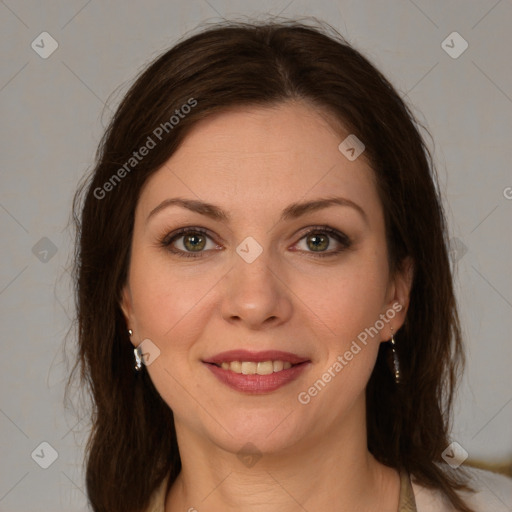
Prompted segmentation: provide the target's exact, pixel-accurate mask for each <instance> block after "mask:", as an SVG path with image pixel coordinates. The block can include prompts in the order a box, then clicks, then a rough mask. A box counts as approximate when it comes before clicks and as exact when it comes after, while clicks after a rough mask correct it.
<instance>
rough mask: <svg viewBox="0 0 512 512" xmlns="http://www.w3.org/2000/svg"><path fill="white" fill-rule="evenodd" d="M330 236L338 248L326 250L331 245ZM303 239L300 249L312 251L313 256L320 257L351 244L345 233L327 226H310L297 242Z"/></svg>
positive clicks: (342, 249) (336, 251)
mask: <svg viewBox="0 0 512 512" xmlns="http://www.w3.org/2000/svg"><path fill="white" fill-rule="evenodd" d="M330 238H334V240H335V241H336V244H337V245H338V248H337V249H334V250H330V251H327V249H328V248H329V247H330V246H331V242H330V240H329V239H330ZM303 240H304V241H305V242H304V244H303V246H302V248H301V250H304V251H305V252H310V253H313V255H314V256H315V257H320V258H324V257H327V256H334V255H336V254H339V253H340V252H342V251H344V250H345V249H348V248H349V247H350V246H351V241H350V238H349V237H348V236H347V235H345V234H344V233H341V232H340V231H338V230H337V229H333V228H331V227H329V226H315V227H313V228H311V229H310V230H309V231H307V232H306V234H305V235H304V236H303V237H302V238H301V239H300V241H299V243H300V242H302V241H303ZM336 244H334V245H336Z"/></svg>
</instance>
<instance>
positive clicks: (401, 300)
mask: <svg viewBox="0 0 512 512" xmlns="http://www.w3.org/2000/svg"><path fill="white" fill-rule="evenodd" d="M413 281H414V261H413V259H412V258H411V257H410V256H407V257H406V258H405V259H404V260H403V261H402V265H401V267H400V269H399V270H398V271H397V272H396V274H395V276H394V277H393V278H392V280H391V283H390V286H389V292H388V297H387V304H386V309H385V311H383V313H384V314H385V315H386V316H387V318H388V321H387V323H386V326H385V327H384V330H383V338H384V339H383V341H388V340H389V339H391V332H393V333H394V334H396V333H397V331H398V330H399V329H400V328H401V327H402V325H403V324H404V322H405V318H406V316H407V310H408V309H409V302H410V296H411V288H412V283H413ZM386 313H387V314H386ZM391 328H392V329H393V331H391Z"/></svg>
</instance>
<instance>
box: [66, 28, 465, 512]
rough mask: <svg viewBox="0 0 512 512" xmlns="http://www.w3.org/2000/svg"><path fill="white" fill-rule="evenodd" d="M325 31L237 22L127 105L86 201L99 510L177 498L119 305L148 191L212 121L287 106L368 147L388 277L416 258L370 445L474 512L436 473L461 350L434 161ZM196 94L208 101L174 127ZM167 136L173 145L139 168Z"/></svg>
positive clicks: (358, 60)
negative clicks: (293, 103)
mask: <svg viewBox="0 0 512 512" xmlns="http://www.w3.org/2000/svg"><path fill="white" fill-rule="evenodd" d="M310 20H311V19H310ZM313 20H314V22H313V23H311V21H309V22H308V23H303V22H302V21H297V20H293V21H292V20H285V21H276V20H275V19H274V20H273V21H266V22H257V23H256V22H250V23H249V22H240V21H237V22H233V21H227V22H223V23H220V24H215V25H214V26H208V27H206V28H203V29H202V30H200V31H199V32H198V33H196V34H194V35H192V36H189V37H187V38H184V39H182V40H180V41H179V42H178V43H177V44H175V45H174V46H173V47H172V48H171V49H169V50H167V51H165V53H163V54H161V55H159V56H158V57H157V58H156V59H155V60H154V61H153V62H152V63H151V64H150V65H149V66H148V67H147V68H146V69H145V70H143V72H142V73H141V74H140V75H139V76H138V78H137V79H136V81H135V82H134V83H133V85H131V87H130V88H129V90H128V92H127V93H126V94H125V96H124V98H123V99H122V101H121V102H120V104H119V106H118V108H117V109H116V112H115V114H114V115H113V118H112V120H111V122H110V124H109V126H108V128H107V129H106V131H105V134H104V136H103V138H102V140H101V143H100V145H99V148H98V151H97V154H96V163H95V166H94V169H93V170H92V172H91V173H90V174H89V175H88V176H86V177H84V179H83V181H82V183H81V184H80V186H79V188H78V190H77V192H76V194H75V197H74V201H73V220H74V222H75V226H76V245H75V254H74V268H73V278H74V286H75V291H76V294H75V304H76V314H77V316H76V335H77V343H78V355H77V357H76V360H75V364H74V366H73V369H72V371H71V374H70V376H69V380H68V383H67V386H66V393H67V392H68V388H69V386H70V384H71V382H72V380H73V378H74V375H75V374H76V372H77V370H78V369H79V370H80V373H79V385H80V387H81V389H84V390H86V391H87V393H88V395H87V396H88V397H90V399H91V403H92V411H91V421H92V428H91V431H90V435H89V438H88V441H87V446H86V487H87V494H88V498H89V500H90V503H91V505H92V508H93V510H94V511H95V512H107V511H108V512H137V511H139V512H140V511H141V510H144V509H145V507H147V506H148V504H149V499H150V496H151V494H152V493H153V492H154V491H155V490H156V488H157V487H158V486H159V485H160V484H161V483H162V481H163V479H164V478H165V477H166V475H167V474H169V473H170V478H169V487H168V489H169V488H170V486H171V485H172V483H173V482H174V480H175V479H176V477H177V475H178V474H179V472H180V469H181V461H180V457H179V452H178V445H177V441H176V433H175V429H174V420H173V413H172V410H171V409H170V408H169V406H168V405H167V404H166V403H165V402H164V401H163V399H162V398H161V396H160V395H159V393H158V391H157V390H156V389H155V387H154V386H153V383H152V381H151V379H150V377H149V375H148V373H147V372H141V373H140V374H139V373H136V372H135V371H134V368H133V363H134V360H133V350H132V348H133V347H132V345H131V343H130V340H129V336H128V334H127V326H126V322H125V319H124V316H123V314H122V311H121V309H120V299H121V289H122V287H123V285H124V284H125V281H126V279H127V270H128V266H129V260H130V245H131V239H132V232H133V225H134V213H135V207H136V204H137V200H138V197H139V195H140V192H141V189H142V187H143V186H144V184H145V182H146V180H147V179H148V177H149V176H151V174H152V173H154V172H155V171H156V170H158V169H159V168H160V167H161V166H162V165H163V164H164V163H165V162H166V161H167V160H168V159H169V158H170V157H171V155H173V153H174V152H175V151H176V150H177V148H178V147H179V145H180V143H181V142H182V141H183V140H184V138H185V137H186V136H187V134H188V133H189V132H190V131H191V130H192V129H193V128H194V126H195V125H196V123H197V122H199V121H200V120H202V119H205V118H207V117H208V116H211V115H212V114H214V113H218V112H222V111H227V110H228V109H230V108H237V107H244V106H262V107H264V106H276V105H279V104H281V103H283V102H286V101H289V100H298V101H303V102H308V103H309V104H310V105H313V106H314V107H315V108H317V109H318V110H319V111H322V112H323V113H324V114H325V113H327V114H328V115H329V116H330V117H331V118H332V119H333V120H335V121H337V122H339V123H340V125H341V126H343V127H345V128H346V129H347V130H349V131H350V133H353V134H355V135H356V136H357V137H358V138H359V139H360V140H362V141H364V144H365V146H366V149H365V155H366V157H367V158H368V159H369V162H370V163H371V167H372V169H373V171H374V174H375V178H376V180H375V182H376V186H377V189H378V194H379V197H380V200H381V202H382V206H383V209H384V215H385V228H386V240H387V251H388V259H389V266H390V270H391V272H392V273H393V272H397V271H399V270H400V269H401V268H402V264H403V262H404V260H405V258H406V257H407V256H410V257H411V258H412V260H413V262H414V278H413V283H412V288H411V295H410V304H409V310H408V312H407V317H406V321H405V323H404V325H403V327H402V329H400V330H399V332H398V333H397V334H396V336H395V340H396V343H397V350H398V355H399V359H400V365H401V377H402V382H401V384H400V385H398V386H397V385H395V383H394V381H393V378H392V375H391V372H390V370H389V367H388V363H387V354H386V350H387V346H386V345H387V344H386V343H381V344H380V348H379V354H378V358H377V362H376V365H375V368H374V370H373V373H372V375H371V378H370V380H369V383H368V385H367V389H366V397H367V400H366V402H367V432H368V449H369V450H370V452H371V453H372V454H373V455H374V457H375V458H376V459H377V460H378V461H380V462H381V463H383V464H386V465H388V466H391V467H394V468H397V469H398V468H404V469H406V470H407V471H408V472H409V473H410V474H411V475H412V476H413V477H414V478H415V479H416V480H417V481H418V482H419V483H421V484H423V485H425V486H427V487H431V488H436V489H440V490H441V491H442V492H443V493H444V494H445V495H446V496H447V498H448V499H449V500H450V501H451V503H452V504H453V505H454V506H455V507H456V508H458V509H459V510H461V511H464V512H472V511H471V509H470V508H469V507H468V505H467V504H465V503H464V502H463V501H462V498H461V497H460V495H459V494H458V493H457V492H456V491H457V490H460V489H464V490H471V488H470V487H469V486H468V482H467V475H466V474H465V473H464V471H463V470H462V469H459V470H458V471H457V472H454V471H450V472H448V471H445V470H444V469H442V464H439V463H440V462H442V459H441V453H442V452H443V450H444V449H445V448H446V447H447V446H448V444H449V442H450V441H449V439H448V434H449V430H450V428H451V427H450V422H451V409H452V402H453V398H454V393H455V389H456V385H457V379H458V376H459V374H460V372H461V370H462V368H463V364H464V354H463V349H462V335H461V327H460V324H459V318H458V313H457V305H456V298H455V294H454V287H453V276H452V269H451V267H450V261H449V257H448V236H447V225H446V220H445V216H444V213H443V206H442V200H441V197H440V195H439V192H438V188H437V187H438V185H437V174H436V170H435V167H434V165H433V161H432V157H431V154H430V153H429V150H428V148H427V146H426V143H425V142H424V140H423V138H422V136H421V134H420V130H419V128H420V127H421V126H420V124H419V123H418V122H417V120H416V119H415V117H414V116H413V114H412V111H411V109H410V107H408V106H407V105H406V103H405V102H404V100H403V99H402V98H401V97H400V95H399V94H398V92H397V91H396V90H395V89H394V87H393V86H392V85H391V83H390V82H389V81H388V80H387V79H386V78H385V77H384V76H383V75H382V74H381V72H379V71H378V70H377V69H376V67H375V66H374V65H373V64H372V63H371V62H370V61H369V60H368V59H367V58H366V57H364V56H363V55H362V54H361V53H360V52H358V51H357V50H356V49H354V48H353V47H352V46H351V45H350V44H349V43H348V42H347V41H346V40H345V39H344V38H343V37H342V36H341V35H340V34H339V33H338V32H337V31H336V30H335V29H334V28H332V27H331V26H330V25H328V24H327V23H322V22H319V21H318V20H316V19H314V18H313ZM191 98H193V99H194V100H195V101H196V102H197V104H196V105H195V106H194V107H193V108H191V109H189V110H190V111H189V113H188V114H187V115H186V116H180V119H179V122H178V123H176V124H172V123H170V122H169V120H170V119H171V117H172V116H173V115H174V116H176V115H177V113H178V112H177V110H180V108H181V107H182V105H185V104H187V102H189V101H190V100H191ZM189 105H190V103H189ZM165 123H167V125H166V124H165ZM171 125H172V128H170V126H171ZM162 126H166V127H167V130H164V129H161V132H162V133H161V134H160V135H161V141H160V142H158V143H157V144H156V145H155V147H154V148H153V149H151V151H149V152H148V154H147V155H146V156H144V158H141V159H140V161H139V160H137V161H136V163H135V162H134V161H133V162H132V164H131V168H130V166H126V163H127V162H130V158H132V157H133V154H134V152H135V151H137V150H138V149H139V148H140V147H142V146H143V145H145V143H146V142H147V141H148V137H152V138H153V139H155V129H156V128H157V127H162ZM158 133H160V132H158ZM123 166H124V167H123ZM122 168H124V169H125V172H124V173H123V172H122V171H120V169H122ZM121 175H122V176H121ZM115 176H117V178H120V179H117V178H115V179H114V177H115ZM121 178H122V179H121Z"/></svg>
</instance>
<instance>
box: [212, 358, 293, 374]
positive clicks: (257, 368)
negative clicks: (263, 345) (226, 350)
mask: <svg viewBox="0 0 512 512" xmlns="http://www.w3.org/2000/svg"><path fill="white" fill-rule="evenodd" d="M220 367H221V368H222V369H223V370H231V371H232V372H235V373H243V374H244V375H270V374H271V373H275V372H280V371H281V370H288V368H291V367H292V364H291V363H290V362H289V361H260V362H259V363H256V362H253V361H232V362H230V363H227V362H223V363H221V365H220Z"/></svg>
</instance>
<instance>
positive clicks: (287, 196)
mask: <svg viewBox="0 0 512 512" xmlns="http://www.w3.org/2000/svg"><path fill="white" fill-rule="evenodd" d="M348 135H349V132H347V131H346V130H343V128H342V127H341V126H338V125H337V124H336V123H335V122H334V120H332V119H331V118H330V117H329V116H327V115H326V113H325V112H321V111H318V110H316V109H315V108H314V107H312V106H310V105H307V104H304V103H298V102H289V103H285V104H280V105H277V106H274V107H247V108H242V107H239V108H237V109H232V110H229V111H226V112H222V113H219V114H215V115H212V116H211V117H208V118H206V119H205V120H203V121H200V122H199V123H197V125H195V126H194V128H193V129H192V130H191V132H190V133H189V134H188V136H187V137H186V138H185V140H184V141H183V143H182V145H181V146H180V147H179V149H178V150H177V151H176V152H175V153H174V154H173V155H172V157H171V158H170V159H169V160H168V161H167V162H166V164H165V165H164V166H163V167H162V168H161V169H160V170H158V171H156V172H155V173H154V174H153V175H152V176H151V177H150V179H149V180H148V182H147V183H146V185H145V187H144V190H143V193H142V195H141V201H140V202H141V203H142V204H141V205H140V206H141V208H142V209H143V213H145V214H146V215H147V213H148V212H149V211H150V210H151V208H153V207H154V206H155V205H156V204H157V203H158V202H159V201H163V200H165V199H167V198H168V197H178V196H180V197H188V198H191V199H202V200H206V201H209V202H214V203H217V204H220V205H222V206H223V207H226V208H232V209H235V210H236V208H237V206H240V207H241V206H244V205H245V206H247V205H249V204H250V205H251V207H252V208H253V210H254V208H258V207H262V208H263V207H265V208H266V210H269V209H271V207H272V205H273V204H275V205H276V207H279V209H281V208H282V207H283V205H284V204H289V203H292V202H296V201H298V200H307V199H312V198H316V197H319V196H325V195H334V194H340V195H345V196H346V197H348V198H349V199H351V200H353V201H355V202H358V203H359V204H361V205H363V204H366V205H367V207H368V208H372V207H373V208H378V206H379V205H378V203H379V200H378V197H377V193H376V189H375V185H374V175H373V170H372V169H371V167H370V166H369V164H368V163H367V161H366V159H365V158H364V153H363V155H361V156H360V157H359V158H357V159H356V160H354V161H350V160H348V159H347V158H346V157H345V156H344V155H343V154H342V153H341V152H340V150H339V149H338V146H339V144H340V143H341V142H342V141H343V140H344V139H345V138H346V137H347V136H348ZM263 202H264V203H263Z"/></svg>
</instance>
